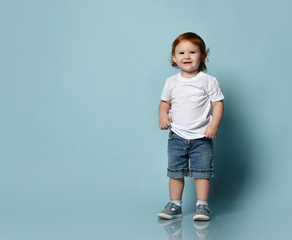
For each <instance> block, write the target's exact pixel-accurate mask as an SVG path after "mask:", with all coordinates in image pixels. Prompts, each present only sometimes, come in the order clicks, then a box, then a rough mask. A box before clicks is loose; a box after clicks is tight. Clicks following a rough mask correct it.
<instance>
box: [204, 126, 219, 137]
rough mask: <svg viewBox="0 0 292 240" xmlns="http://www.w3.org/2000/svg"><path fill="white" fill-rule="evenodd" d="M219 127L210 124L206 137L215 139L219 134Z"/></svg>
mask: <svg viewBox="0 0 292 240" xmlns="http://www.w3.org/2000/svg"><path fill="white" fill-rule="evenodd" d="M217 131H218V127H216V126H213V125H211V124H210V125H209V126H208V127H207V128H206V131H205V133H204V135H205V137H206V138H211V139H214V138H215V137H216V136H217Z"/></svg>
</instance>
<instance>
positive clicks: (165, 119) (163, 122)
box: [159, 115, 172, 130]
mask: <svg viewBox="0 0 292 240" xmlns="http://www.w3.org/2000/svg"><path fill="white" fill-rule="evenodd" d="M171 123H172V120H171V117H170V116H168V115H164V116H161V117H159V128H160V129H161V130H166V129H168V128H169V127H170V124H171Z"/></svg>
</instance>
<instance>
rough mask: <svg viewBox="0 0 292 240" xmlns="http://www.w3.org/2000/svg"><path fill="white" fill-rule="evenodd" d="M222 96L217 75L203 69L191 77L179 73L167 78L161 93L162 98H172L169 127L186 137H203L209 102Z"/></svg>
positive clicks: (208, 122)
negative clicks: (214, 75) (211, 74)
mask: <svg viewBox="0 0 292 240" xmlns="http://www.w3.org/2000/svg"><path fill="white" fill-rule="evenodd" d="M222 99H224V96H223V93H222V92H221V88H220V85H219V83H218V81H217V79H216V78H214V77H212V76H210V75H208V74H207V73H204V72H199V73H198V74H197V75H196V76H195V77H193V78H184V77H182V76H181V73H178V74H176V75H173V76H171V77H169V78H167V79H166V82H165V84H164V87H163V91H162V94H161V100H163V101H169V100H171V109H170V110H169V116H170V117H171V119H172V123H171V130H172V131H173V132H174V133H176V134H177V135H179V136H181V137H183V138H185V139H197V138H202V137H204V133H205V130H206V128H207V126H208V125H209V124H210V122H211V120H212V116H211V115H209V113H210V111H211V108H212V105H211V102H217V101H220V100H222Z"/></svg>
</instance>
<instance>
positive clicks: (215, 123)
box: [205, 101, 224, 139]
mask: <svg viewBox="0 0 292 240" xmlns="http://www.w3.org/2000/svg"><path fill="white" fill-rule="evenodd" d="M212 107H213V117H212V121H211V123H210V125H209V126H208V127H207V129H206V131H205V137H207V138H212V139H213V138H215V137H216V136H217V131H218V127H219V125H220V122H221V119H222V117H223V112H224V104H223V101H218V102H212Z"/></svg>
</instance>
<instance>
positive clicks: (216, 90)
mask: <svg viewBox="0 0 292 240" xmlns="http://www.w3.org/2000/svg"><path fill="white" fill-rule="evenodd" d="M207 92H208V95H209V99H210V101H211V102H218V101H220V100H223V99H224V95H223V93H222V91H221V88H220V85H219V82H218V81H217V79H216V78H214V79H212V81H210V83H209V86H208V89H207Z"/></svg>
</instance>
